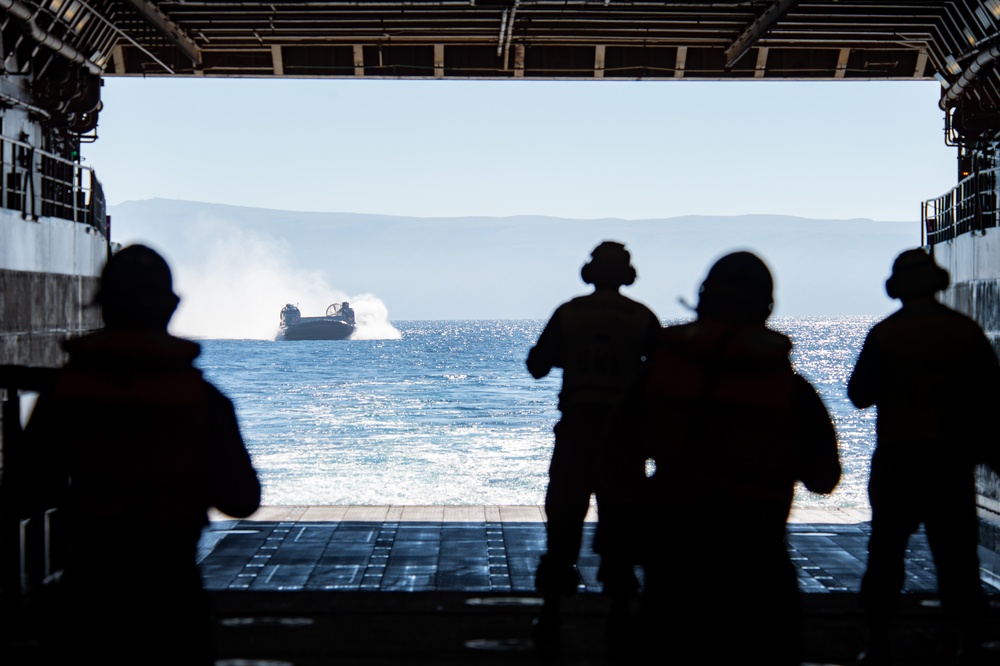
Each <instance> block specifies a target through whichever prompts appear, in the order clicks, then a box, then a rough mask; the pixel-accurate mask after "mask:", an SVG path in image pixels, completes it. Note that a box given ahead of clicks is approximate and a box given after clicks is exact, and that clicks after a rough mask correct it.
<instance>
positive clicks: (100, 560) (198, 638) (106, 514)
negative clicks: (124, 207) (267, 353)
mask: <svg viewBox="0 0 1000 666" xmlns="http://www.w3.org/2000/svg"><path fill="white" fill-rule="evenodd" d="M96 301H97V303H98V304H100V306H101V308H102V313H103V317H104V321H105V324H106V328H105V329H104V330H101V331H98V332H96V333H93V334H91V335H87V336H85V337H82V338H78V339H75V340H72V341H69V342H67V343H66V350H67V352H68V353H69V361H68V363H67V364H66V366H65V367H64V368H63V369H62V370H61V371H60V372H59V374H58V376H57V379H56V380H55V383H54V385H53V386H52V388H51V390H49V391H46V392H44V393H43V394H42V395H41V396H40V397H39V399H38V402H37V404H36V406H35V409H34V412H33V414H32V417H31V420H30V421H29V423H28V425H27V428H26V431H25V451H26V455H27V456H29V465H28V468H29V469H31V470H33V478H34V485H33V487H32V489H31V490H32V491H33V492H34V493H35V499H34V501H35V504H36V505H38V506H53V505H54V506H59V507H62V508H63V509H64V510H65V511H66V512H68V516H69V525H70V527H69V530H70V534H69V538H70V544H69V549H70V550H69V554H68V558H69V559H68V565H67V567H66V572H65V590H66V591H67V599H68V604H67V606H66V615H65V618H64V619H65V622H66V629H65V631H66V632H67V635H66V636H61V635H60V634H59V633H58V632H54V633H53V635H52V637H51V643H52V647H54V649H55V650H56V651H57V652H58V651H60V650H61V651H63V652H64V654H63V655H61V656H62V657H64V660H63V661H60V662H59V663H77V662H79V663H85V662H91V661H93V662H94V663H101V664H126V663H127V664H211V663H213V657H212V650H211V633H210V632H211V625H210V621H209V620H210V618H209V608H208V604H207V598H206V596H205V594H204V592H203V590H202V585H201V576H200V573H199V571H198V567H197V565H196V555H197V543H198V540H199V537H200V535H201V530H202V528H203V527H204V526H205V525H206V524H207V523H208V519H207V510H208V509H209V508H210V507H216V508H218V509H219V510H221V511H223V512H225V513H227V514H229V515H231V516H237V517H243V516H247V515H249V514H251V513H253V512H254V511H255V510H256V509H257V508H258V506H259V504H260V490H261V489H260V483H259V481H258V478H257V474H256V471H255V470H254V467H253V465H252V464H251V460H250V456H249V455H248V453H247V451H246V448H245V447H244V444H243V439H242V437H241V435H240V430H239V427H238V425H237V421H236V415H235V412H234V409H233V405H232V403H231V402H230V401H229V399H228V398H226V397H225V396H224V395H223V394H222V393H220V392H219V391H218V390H217V389H216V388H215V387H214V386H213V385H212V384H210V383H209V382H207V381H206V380H205V379H203V378H202V375H201V372H200V371H199V370H197V369H195V368H194V366H193V365H192V362H193V361H194V359H195V357H196V356H197V355H198V353H199V346H198V345H197V344H196V343H194V342H189V341H186V340H181V339H179V338H175V337H173V336H171V335H169V334H168V333H167V324H168V322H169V320H170V318H171V316H172V315H173V312H174V309H175V308H176V306H177V303H178V301H179V299H178V297H177V296H176V295H175V294H174V293H173V290H172V285H171V275H170V269H169V267H168V266H167V264H166V262H165V261H164V260H163V258H162V257H160V255H158V254H157V253H156V252H154V251H153V250H151V249H149V248H148V247H145V246H142V245H133V246H130V247H126V248H124V249H122V250H121V251H119V252H118V253H117V254H115V255H114V256H112V257H111V259H110V260H109V261H108V263H107V265H106V266H105V268H104V272H103V274H102V277H101V285H100V288H99V293H98V295H97V299H96Z"/></svg>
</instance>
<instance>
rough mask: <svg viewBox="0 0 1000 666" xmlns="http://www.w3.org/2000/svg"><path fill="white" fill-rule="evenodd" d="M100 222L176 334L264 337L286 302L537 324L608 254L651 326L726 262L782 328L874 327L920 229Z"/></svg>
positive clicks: (179, 218) (774, 218)
mask: <svg viewBox="0 0 1000 666" xmlns="http://www.w3.org/2000/svg"><path fill="white" fill-rule="evenodd" d="M109 212H110V215H111V217H112V227H111V229H112V239H113V240H115V241H117V242H122V243H132V242H146V243H148V244H150V245H152V246H153V247H155V248H157V249H159V250H160V251H161V252H163V253H164V255H165V256H166V257H167V258H168V260H169V261H170V262H171V265H172V266H173V267H174V272H175V274H176V278H175V279H176V282H177V288H178V291H179V292H180V293H181V295H182V296H183V297H184V299H185V304H184V305H185V306H186V307H188V308H189V309H188V310H187V311H186V312H185V311H182V312H181V313H179V314H178V318H181V315H182V314H183V315H184V316H185V317H193V313H195V312H196V311H199V312H200V311H203V310H204V311H205V312H212V313H213V314H214V315H217V316H224V315H225V313H226V312H228V311H232V314H230V315H229V317H230V319H232V320H233V321H234V323H235V321H236V320H238V319H240V320H241V319H242V318H243V317H244V316H249V315H250V314H251V313H252V314H253V315H254V319H255V320H256V317H257V316H259V317H260V319H261V322H262V323H261V324H260V325H259V326H260V327H261V328H263V326H264V324H263V322H264V321H265V320H266V321H267V324H266V326H268V327H273V325H274V324H275V322H276V320H277V315H278V311H279V310H280V308H281V306H282V305H284V303H285V302H299V303H300V304H301V305H302V306H303V307H304V308H319V307H323V308H325V305H326V304H328V303H330V302H333V301H334V300H337V299H338V298H339V297H340V295H343V296H345V297H348V298H353V297H356V296H359V295H364V294H371V295H374V297H377V300H380V301H381V302H382V303H384V305H385V307H386V308H387V309H388V316H389V319H395V320H410V319H512V318H532V319H534V318H546V317H548V316H549V314H551V312H552V310H553V309H554V308H555V307H556V306H557V305H558V304H559V303H561V302H563V301H564V300H566V299H567V298H569V297H571V296H573V295H577V294H581V293H585V292H587V291H588V290H589V288H588V287H587V286H586V285H584V284H583V283H582V281H581V280H580V276H579V270H580V267H581V266H582V265H583V264H584V262H585V261H586V260H587V259H588V257H589V253H590V250H592V249H593V247H594V246H595V245H596V244H597V243H599V242H600V241H602V240H606V239H614V240H619V241H622V242H624V243H625V244H626V245H627V246H628V247H629V249H630V250H631V252H632V257H633V264H634V265H635V267H636V269H637V270H638V273H639V279H638V280H637V282H636V284H635V285H634V286H633V287H629V288H627V289H626V290H625V293H626V294H628V295H629V296H631V297H633V298H636V299H637V300H640V301H643V302H644V303H646V304H647V305H649V306H650V307H651V308H653V310H654V311H655V312H656V313H657V314H659V315H660V316H661V317H662V318H674V317H684V316H688V315H689V312H688V311H687V310H686V309H685V308H684V307H683V306H681V305H680V304H679V303H678V299H679V298H683V299H685V300H686V301H688V302H690V303H692V304H693V303H695V302H696V301H697V289H698V286H699V284H700V283H701V280H702V279H703V277H704V275H705V272H706V271H707V269H708V267H709V266H710V265H711V263H712V262H713V261H714V260H715V259H717V258H718V257H719V256H721V255H722V254H724V253H726V252H728V251H732V250H735V249H750V250H752V251H755V252H757V253H758V254H760V255H761V257H763V258H764V260H765V261H766V262H767V263H768V265H769V266H770V267H771V269H772V271H773V272H774V274H775V282H776V308H775V313H776V314H777V315H785V316H834V315H880V314H884V313H887V312H889V311H891V309H892V308H893V304H892V302H891V301H890V300H889V299H888V297H886V296H885V292H884V289H883V286H882V284H883V281H884V280H885V278H886V276H887V275H888V272H889V268H890V266H891V264H892V260H893V259H894V257H895V256H896V254H898V252H899V251H901V250H902V249H904V248H908V247H913V246H916V245H919V243H920V227H919V223H918V222H916V221H900V222H874V221H872V220H867V219H852V220H816V219H807V218H797V217H789V216H779V215H763V214H754V215H742V216H737V217H710V216H684V217H674V218H666V219H660V220H619V219H597V220H576V219H562V218H554V217H544V216H531V215H523V216H517V217H481V216H479V217H473V216H469V217H457V218H454V217H453V218H417V217H400V216H392V215H373V214H356V213H306V212H294V211H278V210H268V209H260V208H244V207H239V206H232V205H223V204H211V203H199V202H192V201H176V200H168V199H151V200H146V201H128V202H124V203H121V204H118V205H116V206H112V207H110V211H109ZM334 292H336V293H334ZM335 296H336V297H335ZM314 301H315V303H314ZM257 313H260V314H259V315H258V314H257ZM304 314H313V312H304ZM192 323H194V319H193V318H192ZM256 327H257V325H255V328H256ZM194 328H195V329H197V326H194ZM248 337H254V336H253V335H251V336H248Z"/></svg>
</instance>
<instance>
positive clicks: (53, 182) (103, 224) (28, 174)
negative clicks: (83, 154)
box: [0, 134, 108, 237]
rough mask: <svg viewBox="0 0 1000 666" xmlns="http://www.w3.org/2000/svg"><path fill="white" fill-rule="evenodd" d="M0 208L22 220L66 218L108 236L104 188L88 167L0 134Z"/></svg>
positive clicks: (21, 140)
mask: <svg viewBox="0 0 1000 666" xmlns="http://www.w3.org/2000/svg"><path fill="white" fill-rule="evenodd" d="M0 208H6V209H8V210H16V211H18V212H20V213H21V215H22V216H24V217H25V218H26V219H37V218H38V217H39V216H50V217H58V218H62V219H67V220H71V221H73V222H79V223H81V224H87V225H89V226H91V227H94V228H96V229H97V230H99V231H100V232H101V233H102V234H103V235H104V236H105V237H107V235H108V228H107V216H106V210H107V204H106V202H105V199H104V190H103V188H102V187H101V184H100V181H99V180H98V179H97V175H96V173H95V172H94V170H93V169H92V168H91V167H87V166H83V165H82V164H80V163H79V162H76V161H74V160H71V159H67V158H65V157H63V156H61V155H57V154H55V153H52V152H50V151H47V150H43V149H41V148H37V147H35V146H32V145H31V144H29V143H27V142H26V141H24V140H23V139H16V138H14V137H11V136H8V135H6V134H0Z"/></svg>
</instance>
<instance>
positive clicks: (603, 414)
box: [527, 241, 660, 641]
mask: <svg viewBox="0 0 1000 666" xmlns="http://www.w3.org/2000/svg"><path fill="white" fill-rule="evenodd" d="M630 262H631V256H630V254H629V252H628V250H626V249H625V246H624V245H622V244H621V243H616V242H612V241H605V242H603V243H601V244H600V245H598V246H597V247H596V248H595V249H594V251H593V253H592V254H591V258H590V261H589V262H588V263H586V264H585V265H584V266H583V268H582V270H581V271H580V275H581V277H582V278H583V281H584V282H586V283H588V284H592V285H594V291H593V293H591V294H588V295H586V296H579V297H577V298H574V299H572V300H570V301H569V302H567V303H563V304H562V305H560V306H559V307H558V308H557V309H556V311H555V313H554V314H553V315H552V318H551V319H550V320H549V322H548V323H547V324H546V326H545V329H544V330H543V331H542V334H541V336H540V337H539V338H538V342H537V344H536V345H535V346H534V347H533V348H532V349H531V351H530V352H529V354H528V359H527V365H528V371H529V372H530V373H531V375H532V376H533V377H535V378H536V379H539V378H541V377H544V376H545V375H547V374H548V373H549V371H550V370H551V369H552V368H562V370H563V373H562V389H561V391H560V392H559V410H560V412H561V418H560V420H559V422H558V423H557V424H556V426H555V429H554V430H555V448H554V450H553V453H552V461H551V464H550V467H549V485H548V489H547V491H546V493H545V513H546V516H547V521H548V525H547V531H548V541H547V551H546V553H545V554H544V555H543V556H542V559H541V562H540V563H539V566H538V571H537V574H536V578H535V586H536V588H537V589H538V591H539V592H540V593H541V594H542V596H543V598H544V603H545V605H544V608H543V611H542V614H541V617H539V618H538V620H537V622H536V625H535V630H534V638H535V640H536V641H553V640H556V639H557V638H558V636H559V610H560V609H559V606H560V598H561V596H562V595H566V594H571V593H573V592H574V591H575V590H576V585H577V582H578V575H577V572H576V569H575V565H576V561H577V557H578V555H579V552H580V545H581V540H582V535H583V524H584V519H585V517H586V514H587V510H588V508H589V507H590V498H591V494H596V497H597V504H598V511H599V512H601V511H602V508H604V507H605V504H602V497H604V496H606V495H607V491H608V489H609V488H608V486H609V485H613V484H619V485H620V484H628V483H632V484H636V483H638V482H641V480H642V479H643V478H644V474H643V467H642V460H641V459H640V460H639V461H638V463H637V464H636V465H635V466H634V467H633V468H632V469H631V470H629V469H628V467H627V466H626V465H623V464H622V463H621V461H617V460H615V456H616V453H618V451H619V450H620V449H622V448H623V447H622V444H621V442H620V439H619V438H617V437H615V436H613V435H612V436H608V435H607V434H605V433H604V426H605V421H606V419H607V416H608V414H609V413H610V412H611V411H612V410H613V409H614V408H616V407H617V406H618V405H619V403H620V402H621V400H622V397H623V396H624V394H625V392H626V391H627V390H628V389H629V387H630V386H631V385H632V383H633V382H634V381H635V379H636V377H637V376H638V374H639V371H640V370H641V368H642V366H643V364H644V362H645V359H646V358H647V357H648V355H649V353H650V352H651V351H652V348H653V345H654V344H655V341H656V336H657V335H658V334H659V331H660V322H659V320H658V319H657V317H656V315H655V314H653V312H652V311H651V310H650V309H649V308H648V307H646V306H645V305H642V304H641V303H638V302H636V301H633V300H632V299H630V298H627V297H626V296H623V295H622V294H621V293H619V288H620V287H622V286H627V285H630V284H632V283H633V282H635V279H636V271H635V268H633V267H632V265H631V263H630ZM630 471H631V472H632V473H634V475H635V477H634V478H629V473H630ZM622 477H624V478H622ZM599 515H601V516H603V514H601V513H599ZM601 520H602V521H603V520H604V517H602V518H601ZM600 577H601V579H602V582H603V585H604V591H605V593H607V594H609V595H611V596H612V599H613V603H614V604H615V606H614V608H613V614H612V618H611V621H612V622H613V623H615V622H618V618H619V617H620V615H619V613H624V612H625V610H627V605H626V604H627V599H628V597H630V596H631V595H632V593H633V592H634V591H635V589H636V580H635V575H634V573H633V572H632V565H631V563H629V562H627V561H621V559H620V558H618V557H617V553H613V552H612V548H611V546H610V545H609V547H608V548H607V549H606V550H605V551H604V552H603V553H602V565H601V574H600ZM609 629H612V625H609Z"/></svg>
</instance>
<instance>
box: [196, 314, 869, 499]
mask: <svg viewBox="0 0 1000 666" xmlns="http://www.w3.org/2000/svg"><path fill="white" fill-rule="evenodd" d="M874 321H875V319H873V318H864V317H857V318H844V317H838V318H830V319H819V318H810V319H792V318H780V317H779V318H775V320H774V321H773V322H772V326H773V327H774V328H776V329H778V330H781V331H783V332H785V333H788V334H789V335H791V336H792V339H793V342H794V344H795V346H794V350H793V362H794V363H795V365H796V368H797V369H798V370H799V371H800V372H801V373H802V374H804V375H805V376H806V377H807V378H808V379H809V380H810V381H812V382H813V384H814V385H815V387H816V389H817V391H818V392H819V393H820V395H821V396H822V398H823V400H824V402H825V403H826V405H827V408H828V409H829V410H830V413H831V415H832V416H833V419H834V422H835V424H836V426H837V430H838V434H839V437H840V443H841V457H842V462H843V464H844V479H843V481H842V482H841V485H840V487H839V488H838V489H837V491H836V492H835V493H834V495H833V496H831V497H818V496H815V495H812V494H810V493H807V492H804V491H800V492H799V493H798V494H797V498H796V505H797V506H803V507H805V506H816V507H821V506H826V507H831V506H844V507H866V506H867V498H866V495H865V485H866V483H867V474H868V471H867V470H868V459H869V457H870V455H871V449H872V445H873V439H874V416H875V414H874V410H872V409H869V410H865V411H859V410H857V409H855V408H854V407H853V406H852V405H851V404H850V402H849V401H848V400H847V396H846V393H845V385H846V381H847V377H848V376H849V374H850V370H851V368H852V367H853V363H854V359H855V358H856V355H857V352H858V350H859V349H860V346H861V343H862V342H863V340H864V336H865V334H866V333H867V331H868V328H869V327H870V326H871V325H872V324H873V323H874ZM543 325H544V322H543V321H540V320H497V321H487V320H482V321H403V322H393V326H394V327H395V328H394V329H393V330H398V332H399V337H398V339H368V340H339V341H308V340H304V341H295V342H274V341H268V340H203V341H201V342H202V349H203V351H202V356H201V358H200V359H199V367H201V368H202V369H203V370H204V371H205V374H206V376H207V377H208V378H209V379H210V380H211V381H213V382H214V383H215V384H216V385H217V386H218V387H219V388H220V389H221V390H222V391H223V392H224V393H226V394H227V395H228V396H229V397H230V398H231V399H232V400H233V402H234V403H235V404H236V408H237V412H238V415H239V419H240V424H241V427H242V429H243V434H244V438H245V439H246V442H247V446H248V448H249V449H250V452H251V455H252V456H253V459H254V463H255V465H256V466H257V468H258V469H259V471H260V473H261V477H262V480H263V483H264V502H265V503H266V504H271V505H304V504H316V505H323V504H402V505H421V504H528V505H535V504H541V503H542V501H543V499H544V494H545V486H546V484H547V481H548V476H547V473H548V464H549V458H550V456H551V453H552V426H553V425H554V424H555V422H556V421H557V420H558V418H559V412H558V410H557V409H556V397H557V394H558V391H559V381H560V375H559V371H555V372H554V373H552V374H551V375H550V376H548V377H546V378H544V379H542V380H534V379H532V378H531V376H530V375H529V374H528V372H527V370H526V369H525V366H524V359H525V357H526V355H527V353H528V349H529V348H530V347H531V345H533V344H534V342H535V340H536V339H537V337H538V334H539V333H540V332H541V328H542V326H543Z"/></svg>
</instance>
